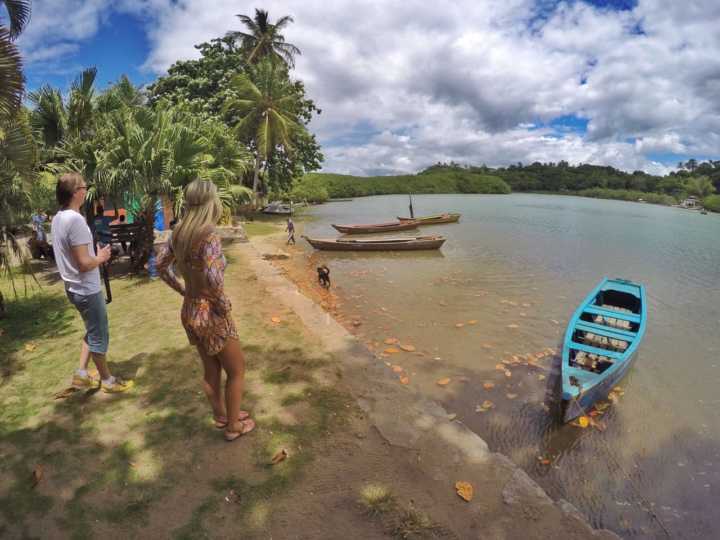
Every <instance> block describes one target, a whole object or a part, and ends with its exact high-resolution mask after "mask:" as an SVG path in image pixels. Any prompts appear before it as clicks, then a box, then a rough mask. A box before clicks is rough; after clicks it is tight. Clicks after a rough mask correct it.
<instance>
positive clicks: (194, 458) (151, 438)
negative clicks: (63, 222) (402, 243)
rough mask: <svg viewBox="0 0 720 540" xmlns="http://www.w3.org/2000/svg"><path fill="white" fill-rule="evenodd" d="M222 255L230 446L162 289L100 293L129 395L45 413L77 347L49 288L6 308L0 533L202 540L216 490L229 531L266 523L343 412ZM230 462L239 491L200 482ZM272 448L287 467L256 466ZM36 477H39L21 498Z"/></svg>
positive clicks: (323, 361) (144, 283)
mask: <svg viewBox="0 0 720 540" xmlns="http://www.w3.org/2000/svg"><path fill="white" fill-rule="evenodd" d="M257 225H260V226H261V227H268V228H271V229H272V230H273V232H274V231H275V230H276V227H274V226H273V225H269V224H257ZM228 251H229V255H231V256H232V257H233V264H232V265H231V266H230V267H229V268H228V272H227V274H226V291H227V292H228V294H229V295H230V297H231V300H232V301H233V305H234V317H235V321H236V324H237V327H238V331H239V333H240V339H241V343H242V344H243V349H244V352H245V356H246V360H247V372H246V394H245V400H244V403H243V407H244V408H247V409H249V410H251V411H253V415H254V417H255V419H256V421H257V423H258V429H256V430H255V432H253V433H252V434H250V435H249V436H248V437H247V438H245V437H244V438H243V440H242V441H240V442H238V443H233V445H228V444H227V443H225V442H224V441H223V440H222V432H221V431H219V430H216V429H215V428H213V427H212V425H211V421H210V411H209V406H208V405H207V403H206V400H205V396H204V395H203V393H202V389H201V385H200V382H201V373H202V370H201V367H200V363H199V360H198V356H197V351H195V349H194V348H192V347H190V346H189V344H188V343H187V338H186V336H185V333H184V331H183V329H182V327H181V325H180V322H179V310H180V305H181V302H182V299H181V298H180V297H179V296H178V295H177V294H176V293H174V292H173V291H172V290H171V289H169V288H168V287H167V286H165V285H164V284H163V283H161V282H159V281H149V280H145V279H136V278H133V277H122V276H115V278H114V279H113V296H114V300H113V302H112V303H111V304H110V305H109V306H108V315H109V320H110V333H111V342H110V343H111V345H110V355H109V357H108V358H109V361H110V366H111V369H112V370H113V371H114V372H115V373H117V374H119V375H121V376H123V377H125V378H130V379H134V380H135V383H136V386H135V389H134V390H133V391H132V392H130V393H128V394H119V395H113V396H109V395H106V394H103V393H101V392H100V393H95V392H84V391H83V392H76V393H74V394H73V395H72V396H70V397H68V398H67V399H62V400H54V399H53V395H54V394H55V393H56V392H58V391H59V390H61V389H63V388H64V387H66V386H67V385H68V383H69V379H70V376H71V374H72V371H73V369H74V368H75V365H76V362H77V357H78V352H79V347H80V340H81V338H82V335H83V333H84V330H83V326H82V322H81V320H80V318H79V316H78V315H77V313H76V312H75V310H74V308H72V306H71V305H70V304H69V302H68V301H67V299H66V298H65V295H64V292H63V288H62V285H61V284H60V283H56V282H55V283H53V282H51V281H48V279H47V278H45V279H41V281H43V283H44V285H43V287H42V289H40V290H39V291H37V290H36V291H35V292H33V293H32V294H31V295H30V296H28V297H27V298H22V297H21V298H20V299H18V300H14V299H11V300H10V301H9V302H8V306H7V307H8V316H7V318H6V319H5V320H2V321H0V331H2V334H3V336H2V339H0V370H2V383H0V404H2V407H0V533H2V534H3V535H7V536H10V537H23V536H30V535H31V534H30V533H29V532H28V531H30V530H31V527H32V526H33V525H34V524H35V525H37V524H42V526H43V527H45V528H46V530H50V529H51V528H57V529H59V530H60V531H61V533H62V534H63V535H64V536H67V537H71V538H93V537H96V536H98V535H100V534H101V531H107V529H108V527H110V528H113V530H114V531H115V533H117V534H122V535H123V536H128V537H130V536H137V535H138V533H141V532H142V530H143V527H145V526H146V525H147V524H148V523H151V522H153V521H155V522H157V520H161V521H162V520H163V519H165V520H167V529H168V530H172V531H174V532H173V535H174V536H175V537H177V538H203V537H213V536H216V533H215V532H214V531H215V527H216V522H215V520H213V519H212V518H213V516H214V514H215V513H216V512H217V511H218V509H219V508H221V506H220V503H221V502H222V500H223V497H224V496H225V495H226V494H227V490H228V489H235V490H236V491H237V492H239V493H242V497H243V505H242V510H241V511H240V514H241V516H240V518H239V519H240V520H239V521H238V527H243V526H244V525H243V522H242V519H247V520H249V521H248V523H251V522H252V521H253V520H255V519H258V518H257V515H259V514H258V512H260V513H262V515H267V513H268V512H270V513H271V512H272V505H267V506H262V505H264V504H266V503H267V502H268V501H271V499H272V498H274V497H278V496H281V495H282V494H283V493H284V492H285V490H286V489H287V488H289V487H290V486H292V485H293V483H294V482H297V481H298V479H300V478H301V477H302V471H303V469H304V467H305V466H306V465H307V464H308V463H309V462H310V461H312V459H313V452H312V447H313V444H314V442H316V441H317V438H318V437H321V436H325V435H326V434H327V433H328V432H329V431H332V430H333V429H336V428H340V427H342V426H343V425H344V419H345V418H346V417H347V412H348V411H349V410H351V409H350V407H349V405H350V403H351V401H350V398H349V397H348V396H345V395H343V394H341V393H339V392H338V391H337V390H336V389H334V388H333V387H331V386H326V385H328V384H332V383H328V382H322V383H320V382H318V381H332V380H334V379H333V377H334V368H333V360H332V359H331V358H330V357H328V356H327V355H326V354H325V353H323V352H322V351H321V350H320V349H319V346H318V344H317V343H315V342H312V341H309V338H307V337H306V336H305V334H304V333H303V330H302V326H301V323H300V322H299V319H297V317H296V316H295V315H294V314H292V313H283V314H282V316H283V320H284V324H282V325H272V324H271V323H270V317H271V316H272V315H274V314H276V312H277V305H276V303H275V302H274V301H273V300H272V298H271V297H270V296H269V295H268V294H267V293H266V291H264V290H263V289H262V287H260V286H257V281H255V280H252V283H251V286H250V287H249V286H248V280H249V279H250V278H252V277H254V276H252V275H251V271H250V269H249V266H248V265H247V263H246V262H245V261H244V259H243V256H241V254H239V253H238V252H235V253H232V248H230V249H229V250H228ZM26 345H31V347H30V349H27V348H26ZM293 415H295V416H293ZM299 415H301V416H299ZM294 417H295V418H297V417H300V418H301V419H302V421H293V418H294ZM236 445H241V446H236ZM238 448H242V452H241V453H240V455H242V456H245V457H244V458H243V459H246V460H247V463H244V464H243V465H241V466H240V468H241V469H243V470H248V471H251V472H252V473H253V474H252V475H251V478H246V477H245V476H243V477H242V478H230V479H228V477H227V469H225V468H219V469H217V470H215V469H213V472H209V471H206V469H207V468H208V466H209V464H212V463H216V462H217V460H218V457H217V455H218V454H219V453H221V454H222V453H225V454H227V453H228V452H233V449H238ZM279 448H287V449H288V451H289V453H290V457H289V458H288V459H287V460H285V461H284V462H282V463H280V464H278V465H275V466H269V465H268V463H269V461H270V459H271V457H272V455H273V454H274V453H275V452H276V451H277V450H278V449H279ZM299 448H302V451H298V449H299ZM222 459H225V460H226V459H230V458H228V457H227V456H226V457H223V458H222ZM38 465H40V466H42V467H43V470H44V475H43V478H42V479H41V481H40V483H39V484H38V485H37V486H36V487H32V484H31V482H30V478H31V474H32V471H33V468H34V467H36V466H38ZM228 486H230V487H228ZM179 488H182V489H184V491H185V492H187V493H188V494H189V495H188V497H189V498H188V500H187V504H185V505H184V506H183V509H182V511H181V510H177V511H175V510H174V508H172V507H171V508H170V509H168V507H167V505H168V504H169V501H171V500H172V495H173V493H174V492H175V490H176V489H179ZM221 488H222V489H221ZM259 505H260V506H259ZM261 510H262V512H261ZM166 514H169V515H166ZM243 516H244V517H243ZM245 525H247V523H246V524H245ZM248 526H249V525H248ZM119 531H121V532H119Z"/></svg>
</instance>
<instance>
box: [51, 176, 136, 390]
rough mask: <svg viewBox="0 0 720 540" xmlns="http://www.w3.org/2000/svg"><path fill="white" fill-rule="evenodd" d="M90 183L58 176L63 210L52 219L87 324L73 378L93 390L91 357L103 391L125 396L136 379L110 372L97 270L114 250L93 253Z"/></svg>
mask: <svg viewBox="0 0 720 540" xmlns="http://www.w3.org/2000/svg"><path fill="white" fill-rule="evenodd" d="M86 193H87V184H86V183H85V179H84V178H83V177H82V176H81V175H80V174H78V173H68V174H63V175H62V176H60V178H59V179H58V182H57V186H56V188H55V194H56V197H57V201H58V204H59V205H60V211H59V212H58V213H57V214H56V215H55V217H54V218H53V220H52V229H51V232H52V235H53V251H54V252H55V262H56V263H57V267H58V270H59V271H60V277H62V280H63V283H64V284H65V292H66V293H67V297H68V299H69V300H70V302H71V303H72V304H73V305H74V306H75V307H76V308H77V310H78V311H79V312H80V315H81V316H82V319H83V322H84V323H85V336H83V340H82V346H81V349H80V365H79V367H78V369H77V371H76V372H75V374H74V375H73V379H72V385H73V386H79V387H83V386H94V385H95V383H97V380H96V379H93V378H92V377H91V376H90V375H89V374H88V371H87V368H88V363H89V360H90V357H92V359H93V362H94V363H95V366H97V370H98V372H99V374H100V380H101V385H102V389H103V391H104V392H108V393H116V392H125V391H126V390H128V389H130V388H131V387H132V381H129V382H124V381H122V380H120V379H119V378H117V377H114V376H113V375H112V374H111V373H110V369H109V368H108V365H107V359H106V355H107V350H108V344H109V341H110V331H109V326H108V318H107V311H106V308H105V298H104V296H103V294H102V290H101V286H100V272H99V270H98V267H99V266H100V265H101V264H103V263H105V262H107V260H108V259H109V258H110V246H105V247H103V248H101V249H99V250H98V251H97V254H96V252H95V246H94V245H93V238H92V234H91V233H90V228H89V227H88V226H87V223H85V219H84V218H83V216H82V215H81V214H80V207H81V206H82V205H83V202H84V201H85V195H86Z"/></svg>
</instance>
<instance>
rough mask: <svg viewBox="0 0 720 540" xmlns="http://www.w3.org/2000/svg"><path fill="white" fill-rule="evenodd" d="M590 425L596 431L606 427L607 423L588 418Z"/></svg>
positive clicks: (603, 429)
mask: <svg viewBox="0 0 720 540" xmlns="http://www.w3.org/2000/svg"><path fill="white" fill-rule="evenodd" d="M590 425H591V426H592V427H594V428H595V429H597V430H598V431H605V430H606V429H607V425H605V422H601V421H600V420H595V419H594V418H590Z"/></svg>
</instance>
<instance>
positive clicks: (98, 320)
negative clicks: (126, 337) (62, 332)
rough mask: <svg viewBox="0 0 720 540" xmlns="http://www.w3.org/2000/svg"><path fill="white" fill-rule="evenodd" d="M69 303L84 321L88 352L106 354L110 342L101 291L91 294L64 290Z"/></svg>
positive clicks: (84, 338)
mask: <svg viewBox="0 0 720 540" xmlns="http://www.w3.org/2000/svg"><path fill="white" fill-rule="evenodd" d="M66 293H67V297H68V299H69V300H70V303H71V304H72V305H73V306H75V307H76V308H77V310H78V311H79V312H80V315H81V316H82V319H83V322H84V323H85V337H83V340H84V341H85V343H87V344H88V348H89V349H90V352H93V353H97V354H106V353H107V350H108V344H109V343H110V328H109V327H108V318H107V309H106V308H105V297H104V296H103V293H102V291H100V292H97V293H95V294H91V295H87V296H86V295H83V294H76V293H73V292H70V291H66Z"/></svg>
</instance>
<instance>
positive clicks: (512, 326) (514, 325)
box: [507, 324, 520, 328]
mask: <svg viewBox="0 0 720 540" xmlns="http://www.w3.org/2000/svg"><path fill="white" fill-rule="evenodd" d="M507 327H508V328H520V327H519V326H518V325H517V324H508V325H507Z"/></svg>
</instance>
